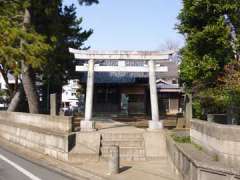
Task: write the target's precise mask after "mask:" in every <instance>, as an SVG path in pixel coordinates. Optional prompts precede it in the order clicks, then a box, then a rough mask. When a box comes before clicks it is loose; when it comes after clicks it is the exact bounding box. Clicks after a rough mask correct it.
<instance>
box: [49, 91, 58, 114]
mask: <svg viewBox="0 0 240 180" xmlns="http://www.w3.org/2000/svg"><path fill="white" fill-rule="evenodd" d="M50 115H51V116H56V115H57V94H56V93H54V94H51V95H50Z"/></svg>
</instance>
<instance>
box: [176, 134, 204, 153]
mask: <svg viewBox="0 0 240 180" xmlns="http://www.w3.org/2000/svg"><path fill="white" fill-rule="evenodd" d="M171 137H172V138H173V140H174V141H175V142H177V143H184V144H192V145H193V146H194V147H195V148H196V149H198V150H199V151H201V150H203V148H202V147H201V146H200V145H198V144H196V143H194V142H193V141H192V140H191V138H190V136H177V135H175V134H172V135H171Z"/></svg>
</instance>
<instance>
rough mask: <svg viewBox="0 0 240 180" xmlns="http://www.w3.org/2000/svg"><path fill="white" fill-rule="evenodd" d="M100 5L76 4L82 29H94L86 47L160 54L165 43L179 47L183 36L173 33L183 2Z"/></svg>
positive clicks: (135, 0) (127, 0) (105, 0)
mask: <svg viewBox="0 0 240 180" xmlns="http://www.w3.org/2000/svg"><path fill="white" fill-rule="evenodd" d="M99 1H100V3H99V4H98V5H92V6H79V5H78V3H77V0H64V4H65V5H70V4H75V5H76V7H77V15H78V17H83V24H82V26H83V28H84V29H90V28H91V29H93V31H94V33H93V35H92V36H91V37H90V38H89V39H88V41H87V42H86V43H85V45H86V46H88V45H89V46H91V49H96V50H159V49H161V48H162V46H164V44H165V42H166V41H173V42H176V43H177V44H179V45H182V44H183V43H184V39H183V37H182V35H180V34H178V33H177V31H176V30H175V29H174V27H175V24H176V23H177V18H176V17H177V15H178V13H179V11H180V9H181V6H182V4H181V0H99Z"/></svg>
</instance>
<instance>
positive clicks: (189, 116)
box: [185, 94, 192, 128]
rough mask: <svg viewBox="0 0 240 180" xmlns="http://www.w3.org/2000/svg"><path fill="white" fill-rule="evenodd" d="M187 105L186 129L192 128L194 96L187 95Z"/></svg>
mask: <svg viewBox="0 0 240 180" xmlns="http://www.w3.org/2000/svg"><path fill="white" fill-rule="evenodd" d="M185 103H186V105H185V120H186V128H190V122H191V120H192V95H191V94H186V102H185Z"/></svg>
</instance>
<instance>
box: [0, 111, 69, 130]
mask: <svg viewBox="0 0 240 180" xmlns="http://www.w3.org/2000/svg"><path fill="white" fill-rule="evenodd" d="M0 120H3V121H7V122H13V123H19V124H23V125H28V126H34V127H39V128H42V129H49V130H51V131H59V132H71V131H72V121H71V117H64V116H49V115H43V114H30V113H17V112H14V113H12V112H6V111H1V112H0Z"/></svg>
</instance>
